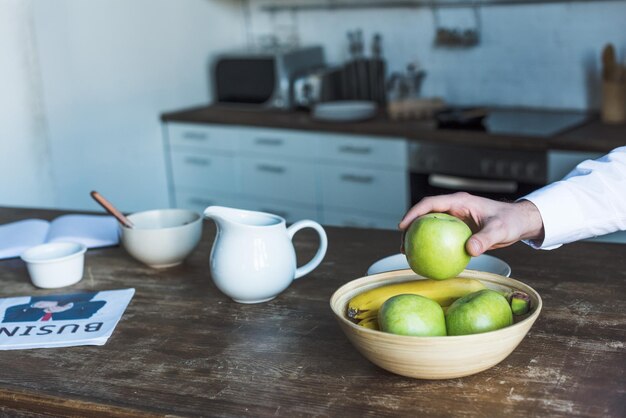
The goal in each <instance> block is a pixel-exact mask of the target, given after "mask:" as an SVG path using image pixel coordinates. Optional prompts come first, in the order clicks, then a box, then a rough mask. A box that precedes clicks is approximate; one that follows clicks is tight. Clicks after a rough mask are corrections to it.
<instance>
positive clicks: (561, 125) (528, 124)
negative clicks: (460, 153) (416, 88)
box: [436, 107, 589, 138]
mask: <svg viewBox="0 0 626 418" xmlns="http://www.w3.org/2000/svg"><path fill="white" fill-rule="evenodd" d="M436 118H437V121H438V127H439V129H454V130H475V131H483V132H487V133H491V134H499V135H514V136H524V137H537V138H549V137H552V136H555V135H557V134H560V133H562V132H565V131H567V130H569V129H572V128H575V127H577V126H580V125H581V124H583V123H585V122H586V121H587V120H589V115H588V114H587V113H584V112H577V111H546V110H531V109H486V108H479V107H474V108H471V107H469V108H468V107H464V108H451V109H448V110H446V111H444V112H440V113H439V114H438V115H437V116H436Z"/></svg>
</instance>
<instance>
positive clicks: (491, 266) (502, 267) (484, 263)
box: [367, 254, 511, 277]
mask: <svg viewBox="0 0 626 418" xmlns="http://www.w3.org/2000/svg"><path fill="white" fill-rule="evenodd" d="M408 268H410V267H409V263H408V262H407V261H406V256H405V255H404V254H394V255H390V256H389V257H385V258H383V259H380V260H378V261H377V262H375V263H374V264H372V265H371V266H370V268H368V269H367V275H368V276H369V275H372V274H378V273H383V272H386V271H392V270H404V269H408ZM467 269H469V270H478V271H486V272H488V273H494V274H499V275H500V276H505V277H509V276H510V275H511V267H510V266H509V265H508V264H507V263H505V262H504V261H502V260H500V259H499V258H496V257H494V256H491V255H487V254H481V255H479V256H478V257H472V259H471V260H470V262H469V264H468V265H467Z"/></svg>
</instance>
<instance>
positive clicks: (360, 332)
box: [330, 270, 541, 379]
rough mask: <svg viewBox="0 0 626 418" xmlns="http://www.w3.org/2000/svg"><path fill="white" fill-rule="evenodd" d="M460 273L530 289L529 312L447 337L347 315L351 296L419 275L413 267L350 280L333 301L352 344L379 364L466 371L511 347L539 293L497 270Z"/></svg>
mask: <svg viewBox="0 0 626 418" xmlns="http://www.w3.org/2000/svg"><path fill="white" fill-rule="evenodd" d="M459 277H467V278H472V279H477V280H480V281H481V282H482V283H483V284H484V285H485V286H486V287H488V288H490V289H494V290H498V291H505V290H513V289H514V290H521V291H523V292H526V293H527V294H528V295H529V296H530V299H531V313H530V314H529V315H528V316H527V317H525V318H524V319H522V320H521V321H519V322H517V323H515V324H513V325H510V326H508V327H505V328H501V329H499V330H496V331H490V332H485V333H482V334H472V335H460V336H445V337H412V336H406V335H395V334H390V333H387V332H382V331H376V330H372V329H368V328H364V327H362V326H359V325H356V324H355V323H353V322H352V321H350V320H349V319H348V318H347V316H346V307H347V305H348V301H349V300H350V299H351V298H352V297H353V296H356V295H357V294H359V293H361V292H364V291H366V290H369V289H372V288H374V287H378V286H382V285H385V284H389V283H397V282H403V281H407V280H419V279H420V276H417V275H416V274H415V273H413V271H411V270H398V271H390V272H387V273H380V274H374V275H372V276H366V277H362V278H360V279H356V280H353V281H351V282H348V283H346V284H344V285H343V286H341V287H340V288H339V289H337V291H336V292H335V293H334V294H333V296H332V298H331V299H330V306H331V309H332V310H333V312H334V313H335V317H336V318H337V321H338V322H339V325H340V326H341V329H342V330H343V332H344V333H345V334H346V336H347V337H348V339H349V340H350V341H351V342H352V344H353V345H354V347H356V349H357V350H358V351H359V352H360V353H361V354H363V356H365V357H366V358H367V359H368V360H370V361H371V362H372V363H374V364H376V365H377V366H379V367H382V368H383V369H385V370H388V371H390V372H393V373H396V374H399V375H402V376H408V377H415V378H419V379H452V378H457V377H462V376H468V375H471V374H474V373H478V372H481V371H483V370H486V369H488V368H490V367H493V366H495V365H496V364H498V363H499V362H501V361H502V360H504V359H505V358H506V357H507V356H508V355H509V354H511V352H513V350H514V349H515V347H517V345H518V344H519V343H520V342H521V341H522V339H523V338H524V336H526V334H527V333H528V331H529V330H530V327H532V325H533V324H534V323H535V320H536V319H537V317H538V316H539V313H540V312H541V297H540V296H539V294H538V293H537V292H536V291H535V290H534V289H532V288H531V287H530V286H528V285H526V284H524V283H522V282H520V281H518V280H515V279H510V278H507V277H503V276H499V275H497V274H492V273H485V272H480V271H474V270H465V271H463V272H462V273H461V274H460V275H459ZM422 279H423V278H422Z"/></svg>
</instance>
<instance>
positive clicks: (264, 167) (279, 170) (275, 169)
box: [256, 164, 286, 174]
mask: <svg viewBox="0 0 626 418" xmlns="http://www.w3.org/2000/svg"><path fill="white" fill-rule="evenodd" d="M256 169H257V170H258V171H264V172H266V173H272V174H283V173H284V172H285V171H286V170H285V167H279V166H277V165H269V164H260V165H257V166H256Z"/></svg>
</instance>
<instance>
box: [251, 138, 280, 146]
mask: <svg viewBox="0 0 626 418" xmlns="http://www.w3.org/2000/svg"><path fill="white" fill-rule="evenodd" d="M254 143H255V144H257V145H264V146H269V147H282V146H283V145H284V141H283V140H282V139H280V138H256V139H255V140H254Z"/></svg>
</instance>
